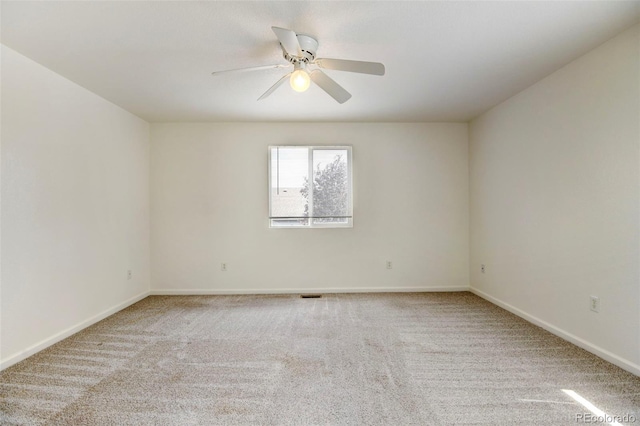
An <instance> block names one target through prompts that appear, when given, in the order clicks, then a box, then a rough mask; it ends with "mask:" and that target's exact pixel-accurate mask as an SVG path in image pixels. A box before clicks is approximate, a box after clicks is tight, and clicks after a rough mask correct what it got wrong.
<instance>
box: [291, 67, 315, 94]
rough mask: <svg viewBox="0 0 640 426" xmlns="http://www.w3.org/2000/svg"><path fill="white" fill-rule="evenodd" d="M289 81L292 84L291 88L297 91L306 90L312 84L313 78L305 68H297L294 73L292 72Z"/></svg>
mask: <svg viewBox="0 0 640 426" xmlns="http://www.w3.org/2000/svg"><path fill="white" fill-rule="evenodd" d="M289 83H290V84H291V88H292V89H293V90H295V91H296V92H304V91H305V90H307V89H308V88H309V85H310V84H311V78H310V77H309V74H308V73H307V72H306V71H305V70H303V69H298V70H295V71H294V72H293V74H291V79H290V80H289Z"/></svg>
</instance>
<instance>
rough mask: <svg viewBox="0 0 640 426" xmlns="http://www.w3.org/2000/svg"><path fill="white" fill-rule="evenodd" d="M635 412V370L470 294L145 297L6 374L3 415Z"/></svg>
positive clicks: (236, 417) (325, 418)
mask: <svg viewBox="0 0 640 426" xmlns="http://www.w3.org/2000/svg"><path fill="white" fill-rule="evenodd" d="M562 389H570V390H573V391H575V392H577V393H578V394H579V395H581V396H582V397H584V398H585V399H587V400H589V401H590V402H591V403H593V404H594V405H596V406H597V407H598V408H599V409H601V410H603V411H604V412H606V413H608V414H611V415H624V414H630V415H634V416H635V417H636V419H638V420H636V424H640V378H639V377H636V376H634V375H632V374H629V373H627V372H625V371H623V370H621V369H619V368H617V367H615V366H613V365H611V364H609V363H607V362H605V361H603V360H601V359H599V358H597V357H595V356H593V355H591V354H589V353H587V352H586V351H583V350H582V349H579V348H577V347H576V346H573V345H571V344H569V343H567V342H565V341H563V340H561V339H559V338H557V337H555V336H553V335H551V334H549V333H547V332H546V331H544V330H542V329H540V328H538V327H536V326H533V325H531V324H529V323H527V322H525V321H523V320H521V319H519V318H518V317H516V316H514V315H512V314H510V313H508V312H506V311H504V310H502V309H500V308H498V307H496V306H494V305H492V304H490V303H488V302H486V301H484V300H482V299H480V298H479V297H477V296H475V295H473V294H471V293H466V292H461V293H419V294H407V293H404V294H333V295H325V296H324V297H323V298H322V299H300V298H299V297H298V296H295V295H276V296H268V295H262V296H166V297H165V296H163V297H148V298H146V299H144V300H142V301H140V302H138V303H137V304H135V305H133V306H131V307H129V308H127V309H125V310H123V311H121V312H119V313H117V314H115V315H113V316H111V317H109V318H107V319H105V320H104V321H101V322H100V323H98V324H96V325H94V326H92V327H89V328H88V329H86V330H84V331H82V332H80V333H78V334H76V335H74V336H72V337H70V338H68V339H66V340H64V341H62V342H60V343H58V344H57V345H54V346H52V347H51V348H49V349H47V350H45V351H43V352H41V353H39V354H37V355H34V356H33V357H31V358H29V359H27V360H25V361H23V362H21V363H19V364H16V365H15V366H13V367H11V368H9V369H7V370H5V371H4V372H2V373H0V423H2V424H3V425H12V424H29V425H32V424H52V425H123V424H145V425H151V424H153V425H191V424H243V425H244V424H269V425H281V424H291V425H305V424H317V425H343V424H345V425H346V424H350V425H378V424H379V425H411V424H416V425H451V424H456V425H458V424H487V425H499V424H505V425H514V424H531V425H533V424H535V425H541V424H549V425H561V424H576V415H577V414H580V413H588V411H587V410H586V409H585V408H583V407H582V406H581V405H579V404H577V403H576V402H575V401H574V400H573V399H571V398H570V397H569V396H567V395H566V394H565V393H564V392H562Z"/></svg>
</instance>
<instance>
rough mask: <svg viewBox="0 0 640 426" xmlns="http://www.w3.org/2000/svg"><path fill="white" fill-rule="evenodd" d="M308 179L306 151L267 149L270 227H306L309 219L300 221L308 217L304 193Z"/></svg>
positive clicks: (278, 148)
mask: <svg viewBox="0 0 640 426" xmlns="http://www.w3.org/2000/svg"><path fill="white" fill-rule="evenodd" d="M308 176H309V149H308V148H306V147H300V148H298V147H286V148H283V147H274V148H271V218H272V222H271V224H272V226H305V225H308V224H309V220H308V219H304V217H305V216H309V205H308V202H307V198H306V195H305V192H304V188H305V187H306V182H307V178H308ZM273 218H282V219H273Z"/></svg>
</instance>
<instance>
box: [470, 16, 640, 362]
mask: <svg viewBox="0 0 640 426" xmlns="http://www.w3.org/2000/svg"><path fill="white" fill-rule="evenodd" d="M638 34H639V27H638V26H636V27H635V28H633V29H631V30H629V31H627V32H625V33H623V34H622V35H619V36H618V37H616V38H614V39H612V40H610V41H609V42H607V43H605V44H604V45H602V46H600V47H599V48H597V49H595V50H593V51H591V52H590V53H588V54H587V55H585V56H583V57H581V58H579V59H578V60H576V61H574V62H572V63H571V64H569V65H567V66H566V67H564V68H562V69H560V70H559V71H557V72H555V73H554V74H552V75H550V76H549V77H547V78H545V79H544V80H542V81H540V82H538V83H537V84H535V85H534V86H532V87H530V88H528V89H527V90H525V91H523V92H521V93H520V94H518V95H516V96H514V97H513V98H511V99H509V100H507V101H506V102H504V103H502V104H501V105H498V106H497V107H495V108H493V109H492V110H490V111H488V112H486V113H485V114H483V115H481V116H480V117H478V118H476V119H475V120H473V122H472V123H471V124H470V182H471V185H470V194H471V198H470V200H471V285H472V287H473V288H474V289H476V290H477V291H479V294H481V295H484V296H485V297H488V298H489V299H490V300H493V301H495V302H497V303H499V304H502V305H503V306H505V307H507V308H509V309H511V310H513V311H514V312H518V313H519V314H520V315H523V316H525V317H527V318H528V319H530V320H532V321H534V322H537V323H538V324H540V325H543V326H545V327H546V328H548V329H550V330H553V331H554V332H556V333H557V334H559V335H562V336H564V337H566V338H568V339H569V340H572V341H574V342H575V343H577V344H579V345H581V346H583V347H585V348H588V349H589V350H591V351H593V352H595V353H597V354H599V355H601V356H603V357H604V358H606V359H608V360H610V361H612V362H614V363H617V364H618V365H621V366H623V367H624V368H626V369H628V370H629V371H633V372H635V373H636V374H640V367H639V365H640V270H639V259H640V243H639V235H640V221H639V218H640V217H639V215H640V209H639V205H640V185H639V182H640V130H639V126H640V109H639V108H640V90H639V78H640V67H639V55H640V51H639V45H640V44H639V35H638ZM481 264H485V265H486V273H485V274H482V273H480V265H481ZM590 295H596V296H598V297H600V301H601V308H600V312H599V313H594V312H591V311H590V310H589V298H590Z"/></svg>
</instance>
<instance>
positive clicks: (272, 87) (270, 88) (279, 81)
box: [258, 73, 293, 100]
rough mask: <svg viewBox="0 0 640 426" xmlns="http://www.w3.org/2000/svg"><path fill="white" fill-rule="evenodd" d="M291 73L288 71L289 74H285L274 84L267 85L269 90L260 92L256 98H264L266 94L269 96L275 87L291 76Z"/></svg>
mask: <svg viewBox="0 0 640 426" xmlns="http://www.w3.org/2000/svg"><path fill="white" fill-rule="evenodd" d="M291 74H293V73H289V74H287V75H285V76H284V77H282V78H281V79H280V80H278V81H276V84H274V85H273V86H271V87H269V90H267V91H266V92H264V93H263V94H262V96H260V97H259V98H258V100H262V99H264V98H266V97H267V96H269V95H270V94H272V93H273V92H275V91H276V89H277V88H278V87H280V86H281V85H282V83H284V82H285V81H287V79H288V78H289V77H291Z"/></svg>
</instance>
